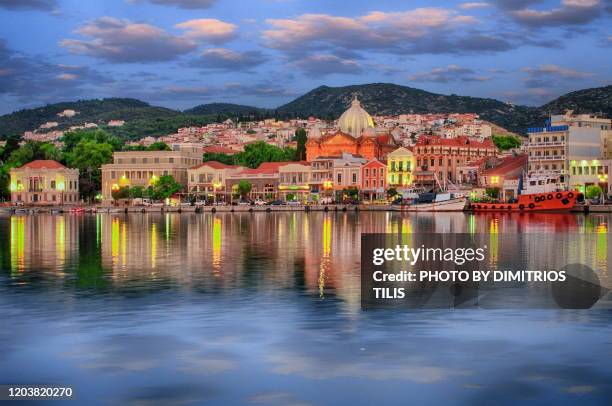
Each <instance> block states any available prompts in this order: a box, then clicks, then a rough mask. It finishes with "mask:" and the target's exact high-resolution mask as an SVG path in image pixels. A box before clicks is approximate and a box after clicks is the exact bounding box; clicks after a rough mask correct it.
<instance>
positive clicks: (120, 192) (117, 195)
mask: <svg viewBox="0 0 612 406" xmlns="http://www.w3.org/2000/svg"><path fill="white" fill-rule="evenodd" d="M111 196H112V197H113V199H115V200H119V199H128V198H129V197H130V188H129V187H127V186H123V187H120V188H118V189H115V190H113V191H112V192H111Z"/></svg>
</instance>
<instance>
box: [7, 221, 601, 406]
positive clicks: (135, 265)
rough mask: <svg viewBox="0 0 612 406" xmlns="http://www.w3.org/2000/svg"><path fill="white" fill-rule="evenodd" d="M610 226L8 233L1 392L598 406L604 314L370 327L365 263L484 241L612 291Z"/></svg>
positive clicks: (91, 226)
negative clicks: (56, 386)
mask: <svg viewBox="0 0 612 406" xmlns="http://www.w3.org/2000/svg"><path fill="white" fill-rule="evenodd" d="M610 219H611V217H610V216H608V215H589V216H584V215H559V214H550V215H547V214H538V215H535V214H528V215H515V214H505V213H503V214H496V213H489V214H483V215H475V214H468V213H447V214H428V213H418V214H416V213H415V214H408V213H405V214H401V213H377V212H362V213H359V214H355V213H350V212H344V213H343V212H338V213H333V212H330V213H315V212H311V213H308V214H305V213H267V214H266V213H256V214H249V213H244V214H238V213H234V214H231V213H227V214H222V213H217V214H214V215H212V214H195V213H194V214H175V213H165V214H161V213H159V214H154V213H149V214H141V213H138V214H132V215H124V214H117V215H113V214H110V215H109V214H98V215H85V216H71V215H42V214H41V215H36V216H11V217H9V216H4V217H0V268H1V272H0V311H1V312H2V314H3V319H2V320H3V321H2V323H1V326H2V327H3V328H0V348H2V350H0V382H69V383H71V384H73V385H75V386H76V387H77V390H78V391H79V398H80V399H82V401H83V402H86V403H87V404H132V403H133V404H156V403H158V404H166V403H169V402H171V401H174V402H175V403H180V404H201V403H203V402H207V403H210V404H219V405H226V404H271V405H283V404H317V405H324V404H339V403H350V404H363V405H370V404H405V403H407V402H410V403H416V404H437V403H442V402H453V403H465V404H485V403H487V404H489V403H490V399H491V398H492V397H493V396H495V397H497V398H498V399H499V402H498V403H502V404H505V403H508V404H510V403H516V402H528V401H535V402H539V403H552V402H554V403H564V402H566V403H570V402H576V401H583V402H588V403H598V402H601V403H603V402H605V401H606V400H607V399H609V396H610V394H611V391H612V388H611V386H610V382H612V379H611V378H612V372H611V371H612V370H611V368H610V366H609V365H608V359H609V356H610V351H611V350H610V339H609V337H610V334H611V333H612V327H611V323H610V321H611V320H612V316H611V315H610V313H609V312H604V311H589V312H581V311H528V312H515V311H486V310H482V311H462V310H456V311H452V312H450V311H433V310H430V311H425V310H423V311H413V312H405V311H367V312H364V311H361V309H360V269H359V249H360V235H361V233H366V232H369V233H374V232H375V233H393V234H401V235H402V238H403V241H406V243H408V244H410V243H411V241H412V237H413V236H414V234H416V233H424V232H442V233H449V232H461V233H470V234H486V238H487V241H488V242H489V244H490V247H491V249H490V253H491V255H490V260H491V266H495V265H496V263H504V262H506V261H507V260H508V257H516V258H518V259H520V262H521V263H522V264H524V265H525V266H528V267H529V266H538V265H539V264H542V263H550V264H553V265H558V264H565V263H568V262H582V263H588V264H591V265H592V266H593V267H594V268H595V269H597V271H598V272H599V276H600V278H601V279H602V280H603V281H606V282H607V283H608V285H609V279H608V269H609V267H610V261H611V258H610V247H609V244H608V239H609V237H608V236H609V233H610V230H609V227H608V224H609V222H610ZM508 234H510V235H512V238H510V239H509V240H508V239H503V238H502V237H503V235H508ZM528 234H538V235H541V236H543V237H542V238H540V239H538V240H534V239H532V238H528ZM585 234H588V235H589V236H594V237H595V239H594V240H593V239H587V238H582V237H581V236H584V235H585ZM560 240H561V241H565V243H564V244H563V247H564V249H563V250H560V251H553V250H547V249H546V248H545V247H547V246H549V245H550V244H551V242H553V241H560ZM590 241H594V242H595V243H590ZM502 242H503V243H504V244H503V247H502ZM41 331H44V334H40V332H41ZM237 383H239V384H237ZM355 388H358V389H355Z"/></svg>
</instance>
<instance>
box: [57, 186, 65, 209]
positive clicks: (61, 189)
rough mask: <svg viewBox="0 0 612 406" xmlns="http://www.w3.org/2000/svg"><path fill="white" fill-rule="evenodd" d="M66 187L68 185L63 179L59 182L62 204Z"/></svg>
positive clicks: (58, 188)
mask: <svg viewBox="0 0 612 406" xmlns="http://www.w3.org/2000/svg"><path fill="white" fill-rule="evenodd" d="M65 188H66V185H65V184H64V182H63V181H60V182H58V183H57V190H59V191H60V206H63V205H64V189H65Z"/></svg>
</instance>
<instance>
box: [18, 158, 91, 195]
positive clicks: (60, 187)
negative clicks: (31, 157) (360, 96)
mask: <svg viewBox="0 0 612 406" xmlns="http://www.w3.org/2000/svg"><path fill="white" fill-rule="evenodd" d="M10 174H11V183H10V186H9V188H10V190H11V202H12V203H13V204H27V205H62V204H76V203H78V202H79V170H78V169H70V168H66V167H65V166H64V165H62V164H60V163H59V162H56V161H52V160H37V161H32V162H30V163H27V164H25V165H23V166H22V167H19V168H13V169H11V172H10Z"/></svg>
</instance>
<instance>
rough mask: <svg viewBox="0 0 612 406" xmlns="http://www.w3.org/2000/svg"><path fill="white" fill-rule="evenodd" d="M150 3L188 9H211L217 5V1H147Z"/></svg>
mask: <svg viewBox="0 0 612 406" xmlns="http://www.w3.org/2000/svg"><path fill="white" fill-rule="evenodd" d="M146 1H148V2H149V3H153V4H159V5H164V6H176V7H180V8H186V9H204V8H210V7H211V6H212V5H213V4H215V3H216V0H146Z"/></svg>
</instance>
